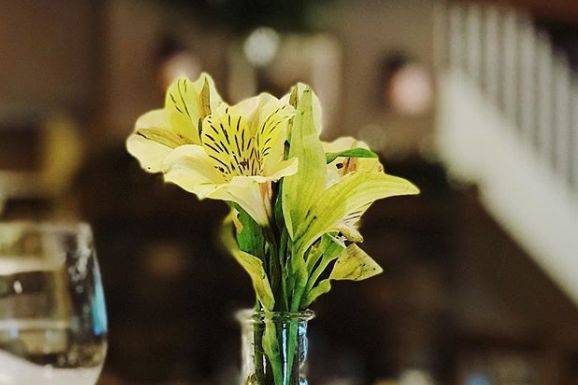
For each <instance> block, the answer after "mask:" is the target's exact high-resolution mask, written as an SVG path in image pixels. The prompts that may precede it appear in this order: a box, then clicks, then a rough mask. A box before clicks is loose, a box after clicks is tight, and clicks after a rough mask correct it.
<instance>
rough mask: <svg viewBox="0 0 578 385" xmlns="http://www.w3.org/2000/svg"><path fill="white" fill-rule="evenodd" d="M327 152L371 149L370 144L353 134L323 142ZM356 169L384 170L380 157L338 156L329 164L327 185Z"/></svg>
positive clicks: (324, 149)
mask: <svg viewBox="0 0 578 385" xmlns="http://www.w3.org/2000/svg"><path fill="white" fill-rule="evenodd" d="M322 145H323V151H325V153H341V152H343V151H347V150H352V149H356V148H362V149H364V150H369V146H368V145H367V144H366V143H365V142H363V141H361V140H357V139H355V138H352V137H351V136H343V137H341V138H338V139H336V140H334V141H333V142H322ZM356 171H373V172H383V165H382V164H381V162H380V161H379V158H378V157H375V158H351V157H339V156H338V157H337V158H335V159H334V160H333V161H331V162H329V163H328V164H327V180H326V183H327V187H329V186H331V185H332V184H334V183H336V182H338V181H339V179H341V178H342V177H343V176H345V175H346V174H350V173H352V172H356Z"/></svg>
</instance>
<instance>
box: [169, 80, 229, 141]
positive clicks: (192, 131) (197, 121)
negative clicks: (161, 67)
mask: <svg viewBox="0 0 578 385" xmlns="http://www.w3.org/2000/svg"><path fill="white" fill-rule="evenodd" d="M221 103H222V99H221V97H220V95H219V93H218V92H217V89H216V88H215V83H214V81H213V79H212V78H211V77H210V76H209V75H208V74H206V73H203V74H201V76H199V78H198V79H197V80H195V81H191V80H189V79H187V78H179V79H176V80H175V81H174V82H173V83H172V84H171V85H170V86H169V88H168V89H167V93H166V96H165V109H166V110H167V113H168V114H169V119H170V126H171V129H172V130H173V131H174V132H175V133H176V134H177V135H179V136H181V137H183V138H185V139H186V140H187V141H188V142H190V143H193V144H200V131H201V123H202V121H203V119H204V118H205V117H206V116H207V115H209V114H210V113H211V112H212V111H214V110H216V109H217V107H218V106H219V105H220V104H221Z"/></svg>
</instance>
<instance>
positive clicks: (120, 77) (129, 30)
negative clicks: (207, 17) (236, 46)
mask: <svg viewBox="0 0 578 385" xmlns="http://www.w3.org/2000/svg"><path fill="white" fill-rule="evenodd" d="M103 12H104V15H105V17H104V30H105V31H106V32H105V36H104V39H105V42H104V45H103V57H104V59H103V68H104V72H103V74H102V82H103V84H104V89H103V90H102V91H103V95H105V96H104V99H103V103H102V124H103V126H105V127H106V130H107V132H106V133H105V135H107V136H111V137H112V138H115V139H118V140H124V138H125V137H126V136H127V135H128V133H129V132H130V131H131V130H132V127H133V124H134V121H135V119H136V118H137V117H138V116H139V115H141V114H142V113H143V112H145V111H148V110H150V109H153V108H160V107H162V104H163V95H164V92H163V91H162V90H161V86H160V82H159V79H158V74H157V73H156V65H155V64H156V63H155V60H156V57H155V55H156V54H157V51H158V49H159V46H160V44H161V42H162V39H163V38H165V37H167V36H172V37H175V38H176V39H178V40H179V42H181V43H183V44H185V45H186V46H187V47H188V48H190V50H191V51H192V52H193V53H194V54H196V55H197V56H198V57H199V59H200V60H199V61H200V63H201V65H202V70H204V71H208V72H210V73H211V74H212V75H213V77H215V80H216V81H217V83H218V86H219V87H220V88H221V89H223V88H224V87H225V82H224V80H223V76H224V73H225V69H224V64H225V53H226V47H227V44H228V40H227V31H223V30H219V29H216V28H211V26H210V25H209V26H207V25H204V24H203V25H201V24H200V23H199V21H197V19H196V18H195V15H194V14H191V12H179V11H178V9H177V8H174V9H173V8H170V7H166V6H163V3H162V2H160V1H159V2H155V1H143V0H118V1H111V2H107V3H106V5H105V7H104V10H103Z"/></svg>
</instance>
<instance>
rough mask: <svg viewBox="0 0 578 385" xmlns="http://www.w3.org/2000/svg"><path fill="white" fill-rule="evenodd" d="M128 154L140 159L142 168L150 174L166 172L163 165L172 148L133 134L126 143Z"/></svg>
mask: <svg viewBox="0 0 578 385" xmlns="http://www.w3.org/2000/svg"><path fill="white" fill-rule="evenodd" d="M126 148H127V150H128V152H129V153H130V154H131V155H132V156H134V157H135V158H137V159H138V161H139V163H140V165H141V167H142V168H143V169H144V170H146V171H148V172H150V173H156V172H161V171H164V169H163V163H164V160H165V158H166V157H167V155H168V154H169V153H170V152H171V150H172V148H170V147H167V146H165V145H164V144H161V143H158V142H155V141H152V140H149V139H147V138H145V137H143V136H142V135H139V134H136V133H135V134H131V135H130V136H129V137H128V139H127V141H126Z"/></svg>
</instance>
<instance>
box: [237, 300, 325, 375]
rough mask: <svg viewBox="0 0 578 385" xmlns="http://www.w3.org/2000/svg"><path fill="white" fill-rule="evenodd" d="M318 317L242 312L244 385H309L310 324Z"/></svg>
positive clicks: (251, 311)
mask: <svg viewBox="0 0 578 385" xmlns="http://www.w3.org/2000/svg"><path fill="white" fill-rule="evenodd" d="M314 316H315V314H314V313H313V312H312V311H309V310H306V311H302V312H296V313H287V312H259V311H254V310H241V311H239V312H238V313H237V320H239V322H240V323H241V354H242V370H241V385H307V377H306V369H307V367H306V361H307V323H308V322H309V321H310V320H311V319H313V318H314Z"/></svg>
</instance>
